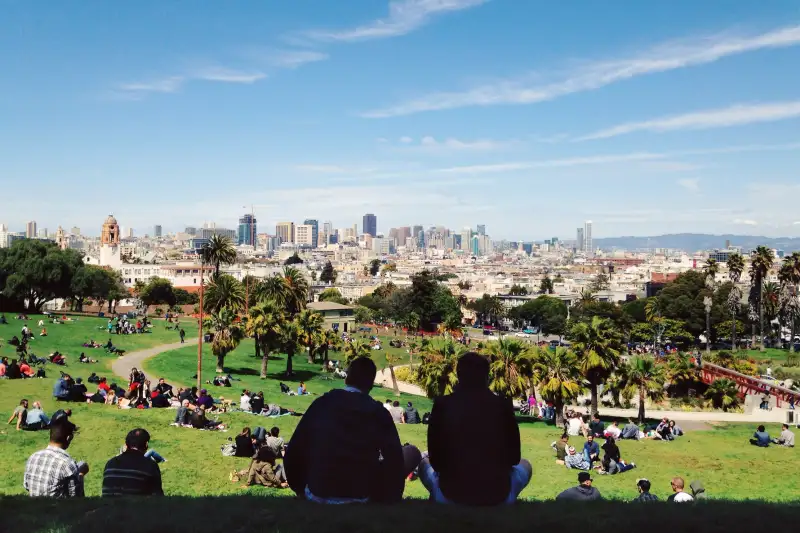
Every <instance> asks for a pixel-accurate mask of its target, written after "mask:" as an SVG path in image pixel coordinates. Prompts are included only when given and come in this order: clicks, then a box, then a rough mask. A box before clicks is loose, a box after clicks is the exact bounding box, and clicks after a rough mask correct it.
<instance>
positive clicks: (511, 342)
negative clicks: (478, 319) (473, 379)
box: [484, 337, 535, 398]
mask: <svg viewBox="0 0 800 533" xmlns="http://www.w3.org/2000/svg"><path fill="white" fill-rule="evenodd" d="M484 354H485V355H486V356H487V357H488V358H489V388H490V389H491V390H492V392H494V393H496V394H499V395H501V396H505V397H506V398H514V397H518V396H519V395H520V394H523V393H524V392H525V391H526V390H528V389H529V388H530V380H531V376H532V375H533V365H534V359H535V358H534V355H533V351H532V350H531V347H530V346H529V345H528V344H525V343H522V342H520V341H518V340H517V339H512V338H508V337H502V338H500V339H499V340H498V341H497V342H493V343H491V344H490V345H489V347H488V348H487V349H486V350H485V351H484Z"/></svg>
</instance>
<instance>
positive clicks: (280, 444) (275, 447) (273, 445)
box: [264, 427, 286, 459]
mask: <svg viewBox="0 0 800 533" xmlns="http://www.w3.org/2000/svg"><path fill="white" fill-rule="evenodd" d="M264 444H265V445H266V446H267V447H268V448H270V449H271V450H272V451H273V452H275V457H277V458H279V459H280V458H281V457H283V449H284V447H285V446H286V443H285V442H284V440H283V439H282V438H281V430H280V428H278V427H273V428H272V429H270V430H269V435H268V436H267V438H266V439H265V441H264Z"/></svg>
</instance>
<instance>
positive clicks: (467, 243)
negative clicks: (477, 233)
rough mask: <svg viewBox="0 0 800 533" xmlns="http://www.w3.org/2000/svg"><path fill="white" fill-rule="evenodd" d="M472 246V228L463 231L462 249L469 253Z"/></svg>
mask: <svg viewBox="0 0 800 533" xmlns="http://www.w3.org/2000/svg"><path fill="white" fill-rule="evenodd" d="M471 246H472V228H464V229H462V230H461V249H462V250H464V251H465V252H469V251H470V249H471Z"/></svg>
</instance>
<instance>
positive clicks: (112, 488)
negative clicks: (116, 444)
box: [103, 429, 164, 497]
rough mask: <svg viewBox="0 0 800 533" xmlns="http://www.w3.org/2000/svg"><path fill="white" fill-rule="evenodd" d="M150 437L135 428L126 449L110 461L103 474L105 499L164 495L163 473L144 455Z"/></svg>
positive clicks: (127, 440)
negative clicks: (162, 485) (109, 497)
mask: <svg viewBox="0 0 800 533" xmlns="http://www.w3.org/2000/svg"><path fill="white" fill-rule="evenodd" d="M149 441H150V434H149V433H147V431H145V430H144V429H134V430H133V431H131V432H130V433H128V436H127V438H126V439H125V446H126V450H125V451H124V452H123V453H121V454H120V455H118V456H116V457H113V458H111V459H110V460H109V461H108V462H107V463H106V468H105V470H104V471H103V496H104V497H108V496H150V495H163V494H164V491H163V489H162V488H161V470H160V469H159V468H158V464H156V462H155V461H153V460H152V459H150V458H149V457H145V456H144V454H145V452H146V451H147V445H148V442H149Z"/></svg>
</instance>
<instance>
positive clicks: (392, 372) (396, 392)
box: [389, 365, 400, 398]
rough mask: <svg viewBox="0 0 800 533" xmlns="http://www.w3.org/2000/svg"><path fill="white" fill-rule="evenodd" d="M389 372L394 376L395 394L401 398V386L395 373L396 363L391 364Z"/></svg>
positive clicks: (393, 387)
mask: <svg viewBox="0 0 800 533" xmlns="http://www.w3.org/2000/svg"><path fill="white" fill-rule="evenodd" d="M389 374H390V375H391V376H392V389H394V395H395V396H397V397H398V398H399V397H400V387H399V386H398V385H397V377H395V375H394V365H389Z"/></svg>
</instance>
